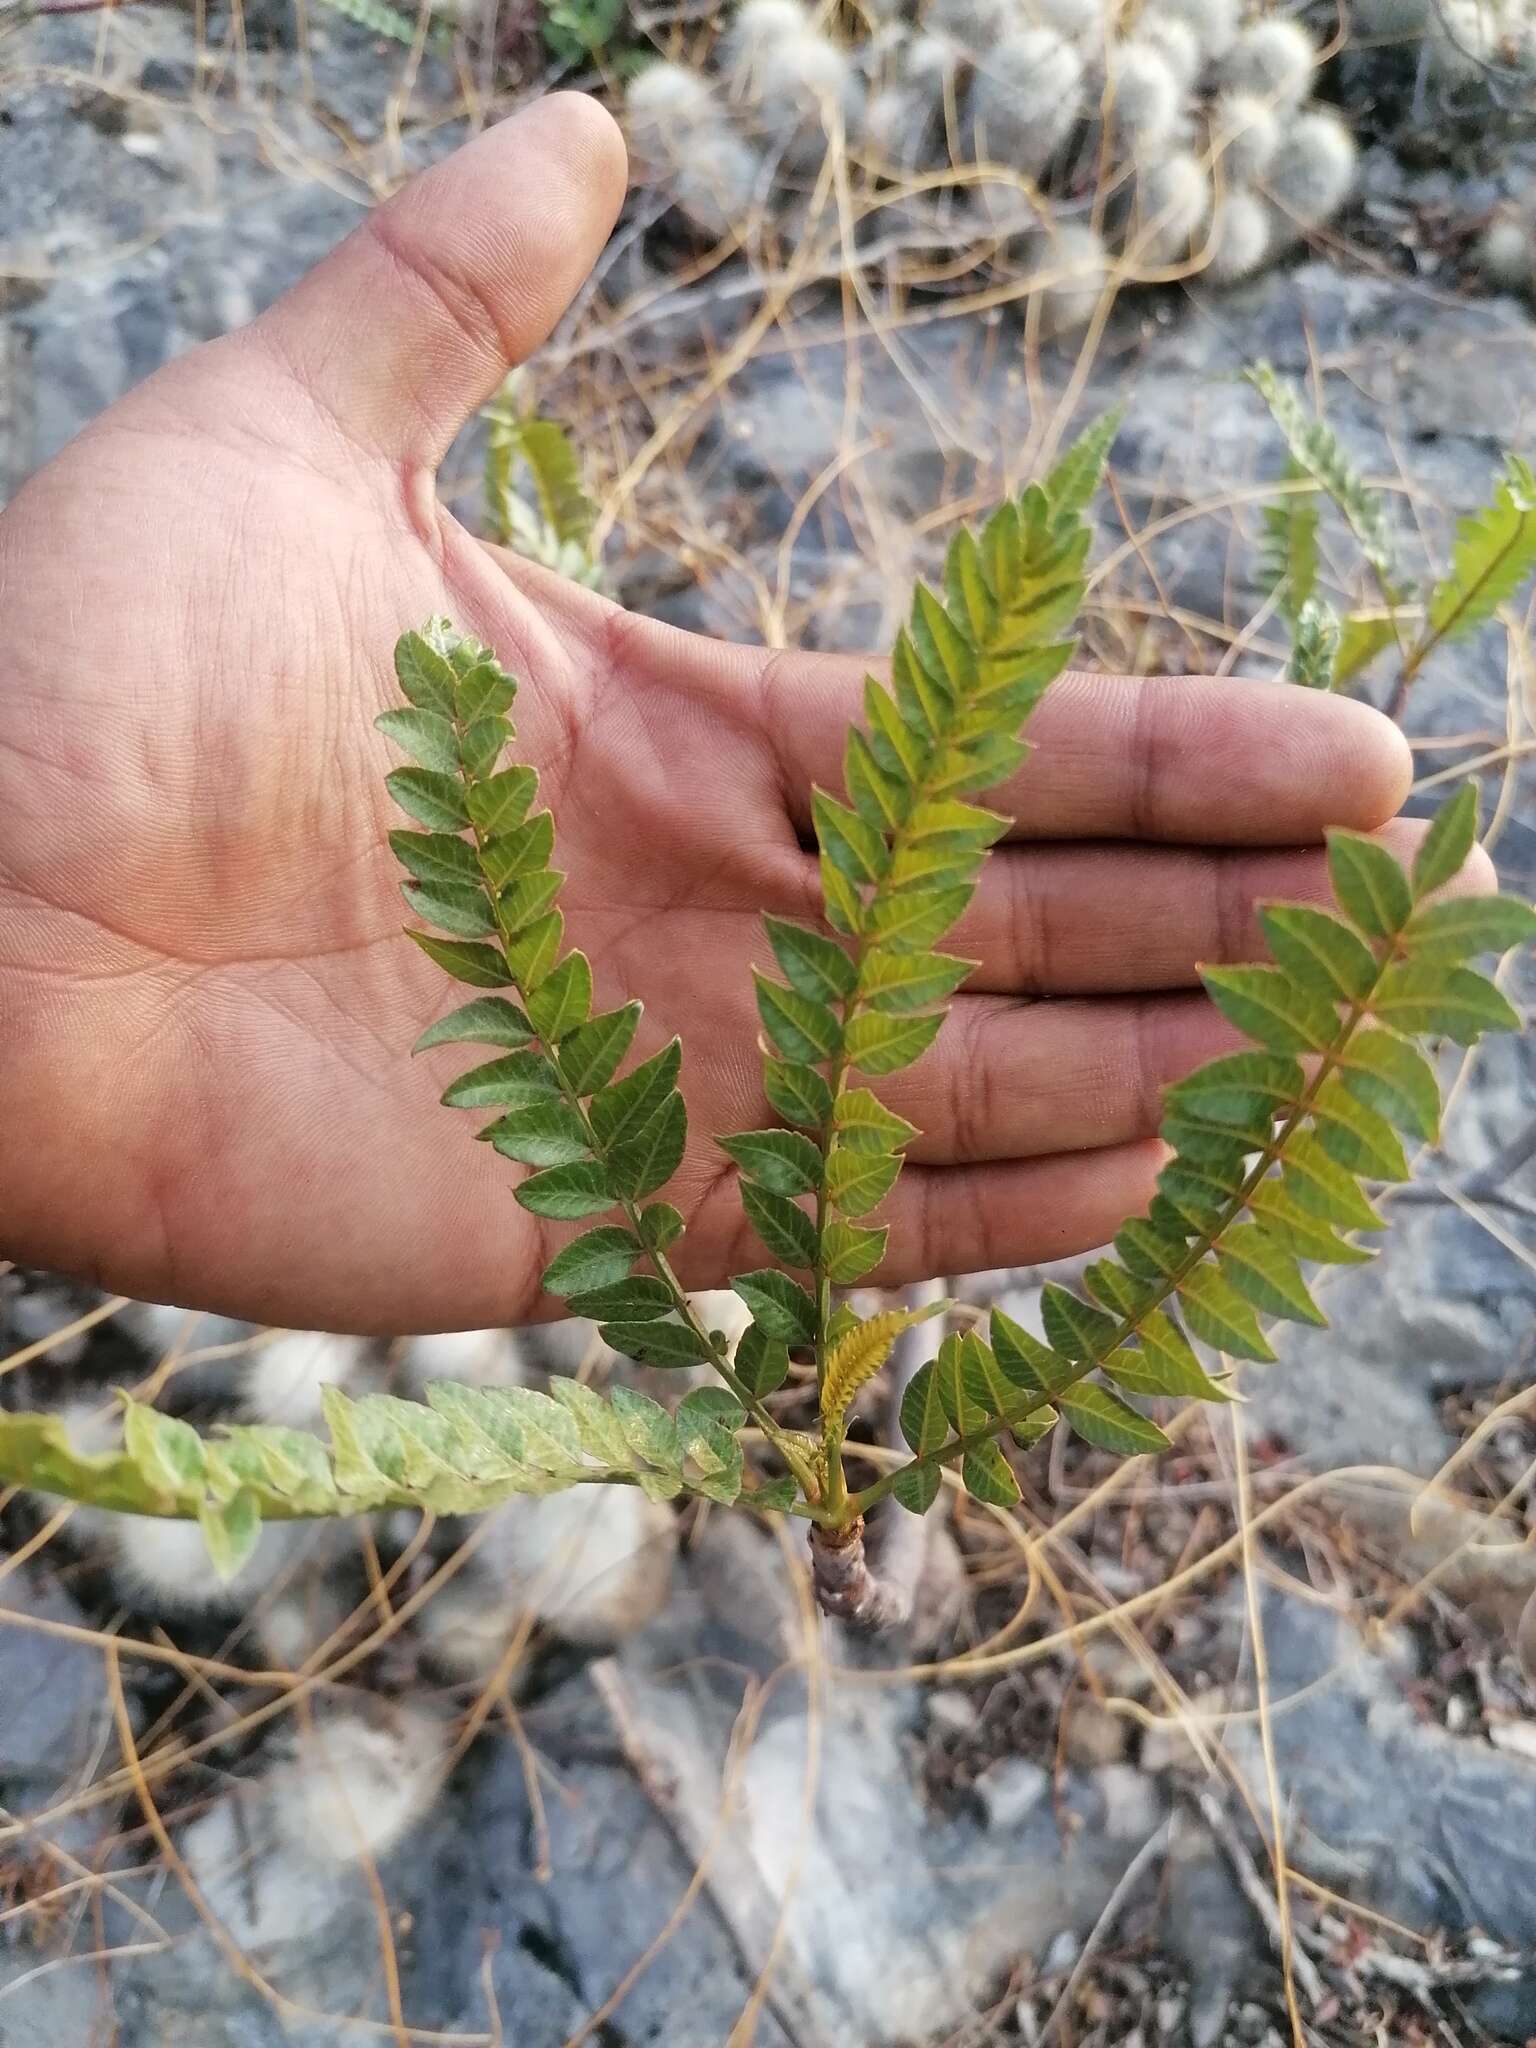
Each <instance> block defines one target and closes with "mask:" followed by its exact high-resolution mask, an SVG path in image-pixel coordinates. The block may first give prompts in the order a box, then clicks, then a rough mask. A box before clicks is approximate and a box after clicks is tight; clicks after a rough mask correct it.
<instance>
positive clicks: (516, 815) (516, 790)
mask: <svg viewBox="0 0 1536 2048" xmlns="http://www.w3.org/2000/svg"><path fill="white" fill-rule="evenodd" d="M538 793H539V778H538V773H537V771H536V770H535V769H532V768H528V767H525V766H524V765H523V764H522V763H521V762H518V763H516V764H514V765H513V766H512V767H510V768H503V769H502V770H501V771H500V772H499V773H498V774H496V775H488V776H487V777H486V778H485V780H484V781H483V782H476V783H473V784H471V786H470V788H469V789H468V791H467V792H466V793H465V799H464V801H465V807H466V808H467V810H468V812H469V819H470V823H471V824H472V825H474V826H475V827H476V828H477V829H478V830H479V831H480V832H481V833H483V834H484V836H485V837H486V838H487V839H496V838H497V837H499V836H501V835H502V834H505V833H509V832H513V831H515V830H516V829H517V827H518V826H519V825H521V824H522V822H523V820H524V819H525V818H526V817H527V815H528V807H529V805H530V804H531V803H532V802H533V800H534V798H535V797H536V796H537V795H538Z"/></svg>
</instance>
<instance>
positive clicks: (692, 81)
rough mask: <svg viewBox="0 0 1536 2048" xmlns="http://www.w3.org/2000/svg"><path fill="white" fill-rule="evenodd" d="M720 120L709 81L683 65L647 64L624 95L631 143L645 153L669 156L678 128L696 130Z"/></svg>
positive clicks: (637, 73)
mask: <svg viewBox="0 0 1536 2048" xmlns="http://www.w3.org/2000/svg"><path fill="white" fill-rule="evenodd" d="M719 118H720V109H719V107H718V105H717V104H716V101H715V96H714V94H713V93H712V92H711V91H710V89H709V84H708V81H707V80H706V79H704V78H701V77H700V75H699V73H698V72H697V71H690V70H689V68H688V66H687V65H686V64H647V65H646V67H645V69H644V70H643V71H639V72H636V74H635V76H634V77H633V78H632V79H631V80H630V82H629V87H628V90H627V91H626V92H625V94H624V119H625V125H626V127H627V128H628V130H629V137H630V141H631V142H632V143H633V144H634V145H635V147H636V148H637V149H639V150H641V151H642V152H644V153H646V154H650V152H652V151H653V150H657V149H660V150H661V151H662V153H663V154H664V155H665V154H669V153H670V151H671V147H672V144H673V142H674V140H675V137H676V135H677V132H678V130H679V129H680V128H697V127H700V126H702V125H706V124H709V123H713V122H715V121H717V120H718V119H719Z"/></svg>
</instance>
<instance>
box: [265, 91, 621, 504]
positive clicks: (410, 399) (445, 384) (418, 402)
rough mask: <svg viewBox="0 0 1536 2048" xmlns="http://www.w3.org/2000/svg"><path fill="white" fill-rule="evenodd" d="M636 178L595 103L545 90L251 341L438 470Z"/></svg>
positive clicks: (283, 305) (566, 298)
mask: <svg viewBox="0 0 1536 2048" xmlns="http://www.w3.org/2000/svg"><path fill="white" fill-rule="evenodd" d="M624 186H625V159H624V144H623V142H622V140H621V138H620V135H619V131H618V128H617V126H616V125H615V123H614V122H613V120H612V119H611V117H610V116H609V115H608V114H607V113H605V112H604V110H603V109H602V108H601V107H600V106H599V105H598V103H597V101H596V100H594V99H590V98H588V97H587V96H586V95H584V94H581V93H556V94H554V95H552V96H551V97H549V98H547V99H541V100H536V101H534V102H533V104H532V105H531V106H528V107H526V108H524V109H523V110H522V112H521V113H518V114H515V115H514V116H513V117H512V118H511V119H510V120H507V121H504V122H502V123H501V124H500V125H499V126H497V127H495V128H492V129H490V130H489V131H488V132H487V133H486V134H484V135H481V136H479V137H477V139H476V140H475V141H473V142H471V143H468V144H466V146H465V147H464V148H463V149H460V150H457V151H456V152H455V153H454V154H453V155H452V156H451V157H448V158H447V159H446V160H445V161H444V162H443V163H440V164H438V165H436V166H435V168H433V169H432V170H430V171H426V172H424V173H423V174H422V175H421V176H420V177H419V178H415V179H413V180H412V181H411V183H410V184H409V185H407V186H405V187H404V188H403V189H402V190H401V191H400V192H398V193H396V194H395V196H394V197H393V198H392V199H389V200H387V201H386V202H385V204H384V205H383V206H381V207H379V208H378V209H377V211H376V212H374V213H372V214H370V216H369V217H368V219H367V220H366V221H365V222H364V223H363V225H362V226H361V227H360V228H358V229H356V230H355V231H354V232H353V233H352V234H350V235H349V236H348V237H347V239H346V240H345V241H344V242H343V243H342V244H341V246H340V247H339V248H338V249H336V250H335V252H334V253H333V254H332V255H330V256H328V257H327V258H326V260H325V261H324V262H323V263H321V264H319V265H317V266H316V268H315V269H314V270H312V271H311V272H310V274H309V275H308V276H307V277H306V278H304V279H303V280H302V281H301V282H300V283H299V284H298V285H296V286H295V287H294V289H293V290H292V291H290V292H288V293H286V294H285V295H284V296H283V297H282V298H281V299H279V300H278V301H277V303H276V304H275V305H274V306H273V307H272V308H271V310H270V311H269V312H267V313H264V314H263V315H262V316H261V318H260V319H259V320H257V321H256V322H255V324H254V325H253V327H252V328H251V329H250V330H249V336H250V339H252V340H254V341H256V342H259V343H260V344H262V345H264V346H265V347H267V348H268V349H269V350H271V352H272V353H273V354H274V355H276V356H277V358H278V359H279V361H280V362H281V363H282V365H283V367H284V368H285V369H286V370H287V371H288V373H289V374H290V375H291V376H292V377H293V378H294V379H295V380H296V381H297V382H298V383H300V384H301V385H302V386H303V388H304V390H305V391H306V393H307V394H308V395H309V396H310V397H311V398H313V399H314V400H316V401H317V402H318V403H319V404H320V405H321V406H323V407H324V409H325V410H326V411H327V412H329V413H330V414H331V415H332V416H333V418H334V419H335V420H336V423H337V424H338V426H339V427H340V428H341V429H342V431H343V433H344V434H345V435H346V436H347V438H348V439H349V440H350V441H352V442H354V443H355V444H357V445H358V446H359V447H361V448H362V449H364V450H365V451H367V452H368V453H371V454H377V455H379V456H380V457H382V458H384V459H386V460H390V461H401V462H408V463H412V464H420V465H422V466H423V467H429V468H433V469H435V468H436V467H437V465H438V464H439V463H440V462H441V461H442V459H443V457H444V455H445V454H446V453H447V451H448V448H449V445H450V443H451V442H452V440H453V438H454V436H455V435H456V434H457V433H458V431H459V429H460V428H461V427H462V426H463V424H464V422H465V420H467V419H468V418H469V416H470V414H471V413H472V412H473V411H474V410H475V408H476V407H477V406H479V405H482V404H484V402H485V400H486V399H487V398H489V397H490V395H491V394H492V392H493V391H494V390H495V389H496V387H497V385H498V384H499V383H500V382H501V380H502V378H503V377H504V376H505V375H506V373H507V371H508V370H509V369H511V368H512V367H513V366H514V365H515V364H517V363H520V362H522V361H523V359H524V358H525V357H526V356H527V355H529V354H530V353H531V351H532V350H534V349H535V348H537V347H538V345H539V343H540V342H541V341H543V340H544V339H545V337H546V336H547V335H548V334H549V332H550V330H551V329H552V328H553V327H554V325H555V322H556V321H557V320H558V319H559V318H560V315H561V314H562V313H563V312H564V311H565V309H566V307H567V306H568V305H569V304H570V302H571V299H572V297H573V296H574V294H575V292H576V290H577V288H578V287H579V286H580V285H581V283H582V282H583V280H584V279H585V278H586V276H587V274H588V272H589V271H590V270H591V268H592V265H593V263H594V262H595V261H596V260H597V256H598V253H599V251H600V250H601V249H602V246H603V243H604V242H605V241H606V240H607V237H608V233H609V230H610V229H611V228H612V226H613V223H614V220H615V218H616V217H617V214H618V210H619V207H620V205H621V203H622V201H623V197H624Z"/></svg>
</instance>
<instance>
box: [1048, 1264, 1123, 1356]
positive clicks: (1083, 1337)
mask: <svg viewBox="0 0 1536 2048" xmlns="http://www.w3.org/2000/svg"><path fill="white" fill-rule="evenodd" d="M1040 1314H1041V1317H1042V1319H1043V1320H1044V1323H1045V1334H1046V1336H1047V1337H1048V1338H1049V1339H1050V1341H1051V1344H1052V1347H1053V1348H1054V1349H1055V1350H1057V1351H1059V1352H1060V1353H1061V1354H1062V1356H1063V1357H1064V1358H1071V1359H1074V1360H1076V1361H1078V1362H1079V1363H1083V1362H1086V1361H1088V1360H1090V1359H1095V1358H1100V1357H1102V1356H1103V1354H1104V1353H1105V1352H1106V1351H1107V1350H1108V1349H1109V1348H1110V1346H1111V1345H1112V1344H1113V1343H1114V1339H1115V1329H1116V1323H1115V1318H1114V1317H1113V1316H1108V1315H1105V1313H1104V1311H1103V1310H1102V1309H1097V1308H1094V1307H1092V1306H1091V1305H1090V1304H1089V1303H1088V1302H1086V1301H1081V1300H1079V1298H1078V1297H1077V1295H1075V1294H1071V1293H1069V1292H1068V1290H1067V1289H1066V1288H1065V1287H1058V1286H1057V1285H1056V1283H1055V1281H1048V1282H1047V1283H1046V1286H1045V1288H1044V1291H1043V1292H1042V1294H1041V1297H1040Z"/></svg>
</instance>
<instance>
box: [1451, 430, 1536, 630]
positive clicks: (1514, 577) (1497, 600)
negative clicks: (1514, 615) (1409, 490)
mask: <svg viewBox="0 0 1536 2048" xmlns="http://www.w3.org/2000/svg"><path fill="white" fill-rule="evenodd" d="M1533 569H1536V476H1533V474H1532V472H1531V467H1530V464H1529V463H1528V462H1524V461H1522V460H1521V458H1520V457H1519V456H1517V455H1511V456H1508V457H1507V458H1506V460H1505V468H1504V475H1503V478H1502V479H1501V480H1500V482H1499V483H1497V484H1496V485H1495V486H1494V492H1493V502H1492V503H1491V504H1490V505H1489V506H1488V507H1487V508H1486V509H1485V510H1484V511H1482V512H1478V513H1474V514H1473V516H1472V517H1471V518H1470V519H1463V520H1462V521H1461V522H1460V523H1459V525H1458V526H1457V528H1456V548H1455V552H1454V554H1453V556H1452V558H1451V569H1450V573H1449V575H1447V576H1446V577H1445V578H1444V579H1443V581H1441V582H1440V583H1437V584H1436V585H1435V588H1434V589H1433V590H1432V591H1431V592H1430V598H1429V630H1430V633H1431V634H1432V635H1434V637H1435V638H1437V639H1443V640H1449V639H1459V638H1460V637H1461V636H1462V635H1463V634H1465V633H1470V632H1472V631H1473V630H1474V629H1475V628H1476V627H1478V626H1481V625H1482V624H1484V623H1485V621H1487V620H1488V619H1491V618H1492V617H1493V614H1494V613H1495V611H1497V609H1498V608H1499V606H1500V605H1501V604H1506V603H1508V601H1509V600H1510V599H1511V598H1512V597H1513V596H1514V595H1515V593H1516V592H1517V591H1518V590H1519V589H1520V587H1521V585H1522V584H1523V583H1524V582H1525V580H1526V578H1527V577H1528V576H1529V575H1530V574H1531V572H1532V570H1533Z"/></svg>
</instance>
